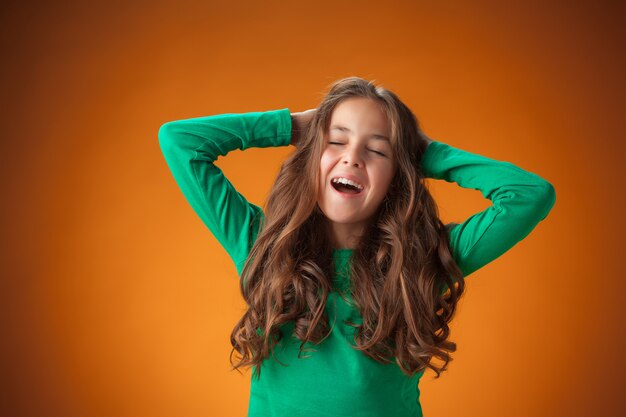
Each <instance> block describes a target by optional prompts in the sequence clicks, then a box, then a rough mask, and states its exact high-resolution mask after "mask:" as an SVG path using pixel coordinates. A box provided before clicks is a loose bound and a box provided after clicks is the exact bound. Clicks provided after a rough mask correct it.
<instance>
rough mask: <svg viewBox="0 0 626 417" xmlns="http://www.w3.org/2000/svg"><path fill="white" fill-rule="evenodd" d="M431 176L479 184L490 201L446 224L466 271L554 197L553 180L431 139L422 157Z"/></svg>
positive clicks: (510, 241)
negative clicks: (463, 218)
mask: <svg viewBox="0 0 626 417" xmlns="http://www.w3.org/2000/svg"><path fill="white" fill-rule="evenodd" d="M421 168H422V172H423V173H424V175H425V176H426V177H428V178H434V179H442V180H445V181H448V182H455V183H457V184H458V185H459V186H461V187H463V188H471V189H474V190H478V191H480V192H481V193H482V195H483V196H484V197H485V198H488V199H489V200H491V202H492V205H491V206H490V207H488V208H486V209H485V210H483V211H480V212H478V213H476V214H474V215H472V216H470V217H469V218H467V219H466V220H465V221H464V222H462V223H450V224H448V227H449V230H450V247H451V251H452V256H453V257H454V259H455V261H456V263H457V265H458V266H459V268H460V269H461V271H462V272H463V275H464V276H468V275H470V274H471V273H473V272H474V271H476V270H478V269H479V268H481V267H483V266H485V265H486V264H488V263H489V262H491V261H493V260H495V259H496V258H498V257H499V256H501V255H502V254H504V253H505V252H506V251H508V250H509V249H511V248H512V247H513V246H514V245H515V244H517V243H518V242H519V241H521V240H522V239H524V238H525V237H526V236H528V234H529V233H530V232H531V231H532V230H533V229H534V228H535V226H537V224H538V223H539V222H540V221H542V220H543V219H545V218H546V216H547V215H548V213H549V212H550V210H551V209H552V206H554V203H555V201H556V193H555V190H554V186H553V185H552V184H551V183H549V182H548V181H546V180H545V179H543V178H541V177H540V176H538V175H536V174H534V173H532V172H529V171H525V170H523V169H521V168H519V167H518V166H516V165H514V164H512V163H510V162H504V161H499V160H496V159H491V158H487V157H485V156H481V155H478V154H474V153H471V152H467V151H464V150H461V149H458V148H455V147H453V146H450V145H448V144H445V143H443V142H439V141H436V140H428V145H427V148H426V151H425V152H424V155H423V156H422V160H421Z"/></svg>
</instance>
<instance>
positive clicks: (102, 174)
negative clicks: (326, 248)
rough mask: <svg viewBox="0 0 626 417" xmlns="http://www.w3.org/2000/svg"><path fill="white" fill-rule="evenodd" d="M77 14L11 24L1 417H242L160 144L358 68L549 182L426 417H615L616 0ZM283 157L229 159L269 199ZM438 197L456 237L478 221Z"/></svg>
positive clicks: (307, 100) (252, 153)
mask: <svg viewBox="0 0 626 417" xmlns="http://www.w3.org/2000/svg"><path fill="white" fill-rule="evenodd" d="M65 3H66V4H64V5H55V2H43V1H42V2H39V3H36V2H20V3H18V2H15V1H12V2H3V3H2V6H1V7H0V17H1V25H0V27H1V28H2V36H0V43H1V44H2V51H3V53H2V66H1V68H0V71H1V72H2V77H1V79H2V96H3V100H2V104H1V106H2V112H1V117H2V130H3V137H2V140H1V141H0V143H1V146H2V153H1V155H2V164H1V167H0V169H1V170H2V176H1V178H2V186H3V204H2V242H3V245H2V249H3V250H2V257H3V262H2V264H3V274H2V275H3V276H2V280H1V283H2V288H1V297H2V299H1V300H0V301H1V302H2V311H3V314H2V320H1V324H2V339H1V345H0V346H1V347H2V361H1V362H0V364H1V366H2V368H1V369H0V371H1V374H0V375H1V377H0V378H1V381H2V389H1V393H0V407H1V409H0V415H2V416H90V417H91V416H93V417H101V416H102V417H105V416H106V417H109V416H110V417H114V416H115V417H120V416H128V417H136V416H151V417H161V416H163V417H165V416H172V417H173V416H176V417H181V416H182V417H187V416H189V417H196V416H198V417H199V416H245V413H246V410H247V405H248V400H249V391H248V390H249V378H250V372H249V371H248V372H247V373H245V374H244V375H243V376H242V375H240V374H239V373H237V372H235V371H230V370H229V368H230V363H229V354H230V351H231V346H230V341H229V337H230V332H231V330H232V327H233V326H234V324H235V323H236V321H237V319H238V318H239V317H240V316H241V314H243V311H244V307H245V305H244V302H243V299H242V297H241V295H240V294H239V291H238V283H237V275H236V270H235V267H234V265H233V264H232V263H231V261H230V258H228V256H227V254H226V252H225V251H224V250H223V249H222V248H221V246H220V245H219V243H218V242H217V241H216V240H215V238H214V237H213V236H212V235H211V234H210V232H209V231H208V229H206V228H205V227H204V225H203V224H202V222H201V221H200V219H199V218H198V217H197V216H196V215H195V213H194V212H193V211H192V209H191V206H189V204H188V203H187V202H186V200H185V199H184V197H183V195H182V193H181V192H180V190H179V189H178V188H177V185H176V183H175V182H174V179H173V177H172V175H171V173H170V172H169V170H168V168H167V165H166V163H165V160H164V158H163V156H162V154H161V151H160V148H159V145H158V140H157V132H158V129H159V127H160V125H161V124H163V123H165V122H167V121H170V120H175V119H183V118H190V117H196V116H203V115H210V114H217V113H231V112H247V111H262V110H271V109H280V108H284V107H288V108H289V109H291V110H292V111H302V110H305V109H308V108H312V107H315V106H316V105H317V104H318V103H319V100H320V99H321V97H322V94H323V92H324V90H325V89H326V87H327V86H328V85H329V84H330V83H331V82H332V81H334V80H336V79H338V78H342V77H345V76H349V75H358V76H361V77H364V78H368V79H374V80H376V81H377V82H378V83H379V84H381V85H382V86H384V87H387V88H390V89H392V90H393V91H395V92H396V93H397V94H398V95H399V96H400V98H401V99H402V100H404V101H405V102H406V103H407V104H408V105H409V107H411V109H413V111H414V112H415V114H416V115H417V116H418V118H419V119H420V121H421V123H422V126H423V128H424V131H425V132H426V133H427V134H428V135H429V136H431V137H433V138H435V139H436V140H439V141H442V142H446V143H449V144H451V145H453V146H455V147H459V148H461V149H465V150H468V151H470V152H475V153H479V154H482V155H485V156H489V157H492V158H495V159H499V160H504V161H510V162H512V163H514V164H516V165H518V166H520V167H522V168H524V169H526V170H529V171H531V172H534V173H537V174H538V175H540V176H542V177H543V178H545V179H547V180H548V181H550V182H551V183H552V184H553V185H554V186H555V188H556V195H557V199H556V204H555V206H554V208H553V209H552V211H551V213H550V214H549V215H548V217H547V218H546V220H544V221H543V222H541V223H540V224H539V225H538V226H537V228H536V229H535V230H534V231H533V232H532V233H531V234H530V235H529V236H528V237H527V238H526V239H524V240H523V241H522V242H520V243H519V244H518V245H516V246H515V247H514V248H513V249H511V250H510V251H509V252H507V253H506V254H504V255H503V256H502V257H500V258H499V259H497V260H495V261H494V262H492V263H490V264H489V265H487V266H485V267H484V268H482V269H481V270H479V271H477V272H476V273H474V274H473V275H472V276H470V277H468V280H467V284H468V290H467V293H466V295H465V298H464V299H463V300H462V302H461V304H460V306H459V307H460V308H459V310H458V313H457V316H456V318H455V320H454V321H453V325H452V340H453V341H455V342H457V344H458V351H457V352H456V353H454V354H453V355H454V361H453V362H451V364H450V368H449V371H447V372H445V373H444V374H443V375H442V377H441V378H440V379H438V380H434V378H433V377H434V373H433V372H431V371H429V372H427V373H426V374H425V375H424V377H423V378H422V381H421V383H420V388H421V390H422V397H421V398H422V405H423V409H424V414H425V416H427V417H431V416H520V417H521V416H525V417H526V416H569V417H574V416H590V415H598V416H618V415H626V406H625V404H624V400H623V394H620V392H622V391H623V389H624V386H625V385H624V383H625V382H626V381H625V380H624V376H623V375H624V372H625V366H624V362H625V360H624V359H623V356H622V354H623V352H624V348H625V346H624V341H623V335H624V330H625V329H624V324H623V323H624V319H623V318H622V317H623V314H622V310H621V308H622V307H623V306H624V301H625V300H624V293H625V292H624V290H625V284H624V280H625V278H624V274H623V272H622V270H623V260H624V251H623V248H622V245H621V243H620V241H619V240H618V237H619V235H620V234H621V233H622V232H623V231H624V216H623V209H624V194H623V192H624V191H623V183H624V179H625V178H624V170H623V169H624V153H623V151H624V146H623V142H624V140H625V137H624V131H623V117H624V116H623V114H624V110H625V108H624V107H625V106H624V100H623V99H624V96H625V89H624V81H623V74H624V73H625V68H624V67H625V66H624V40H625V36H624V35H625V32H624V29H623V22H624V19H625V18H626V14H625V13H624V6H623V5H621V4H620V3H619V2H617V1H614V2H613V1H604V2H602V1H600V2H598V1H583V2H565V1H556V2H555V1H546V2H539V1H531V2H529V1H524V2H508V1H505V2H501V1H477V2H470V1H467V2H461V1H445V2H443V1H387V2H384V3H380V4H379V3H372V4H370V5H366V4H364V3H362V2H357V1H351V2H330V1H315V2H303V3H295V2H286V1H285V2H275V1H269V2H268V1H264V2H259V1H245V2H242V1H238V2H226V1H219V2H218V1H176V2H173V1H172V2H169V3H168V2H162V1H157V2H155V1H150V2H148V1H142V2H139V1H136V2H131V3H132V4H128V3H127V2H122V1H107V2H78V1H70V2H65ZM574 3H576V4H574ZM292 149H293V148H292V147H282V148H274V149H250V150H248V151H245V152H241V151H235V152H232V153H231V154H229V155H228V156H227V157H224V158H220V159H219V160H218V163H217V164H218V166H220V167H221V168H222V169H223V171H224V172H225V174H226V175H227V177H228V178H229V179H230V180H231V181H232V182H233V184H235V186H236V187H237V188H238V189H239V191H240V192H242V193H243V194H244V195H245V196H246V197H247V198H248V199H249V200H250V201H251V202H253V203H255V204H258V205H263V204H264V200H265V197H266V196H267V192H268V190H269V188H270V186H271V184H272V181H273V179H274V178H275V175H276V173H277V172H278V169H279V166H280V163H281V161H283V160H284V159H285V157H286V156H287V155H288V154H289V153H290V152H291V151H292ZM430 184H431V190H432V192H433V194H434V195H435V198H436V200H437V202H438V203H439V206H440V210H441V215H442V218H443V220H444V221H446V222H447V221H461V220H464V219H465V218H466V217H468V216H470V215H471V214H473V213H475V212H477V211H479V210H482V209H484V208H486V207H487V206H488V204H489V201H488V200H485V199H484V198H483V197H482V195H481V194H480V193H479V192H477V191H474V190H464V189H461V188H459V187H458V186H456V185H454V184H448V183H445V182H442V181H432V180H431V183H430Z"/></svg>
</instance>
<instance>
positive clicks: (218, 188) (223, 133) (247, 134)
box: [158, 108, 292, 276]
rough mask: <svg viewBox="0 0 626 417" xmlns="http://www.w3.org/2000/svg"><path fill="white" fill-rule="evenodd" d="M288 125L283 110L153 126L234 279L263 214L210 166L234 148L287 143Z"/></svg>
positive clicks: (241, 266)
mask: <svg viewBox="0 0 626 417" xmlns="http://www.w3.org/2000/svg"><path fill="white" fill-rule="evenodd" d="M291 121H292V119H291V113H290V111H289V109H287V108H284V109H280V110H270V111H265V112H249V113H225V114H218V115H213V116H204V117H195V118H191V119H184V120H175V121H171V122H167V123H165V124H163V125H162V126H161V127H160V128H159V133H158V138H159V145H160V147H161V151H162V152H163V156H164V157H165V160H166V162H167V165H168V166H169V168H170V170H171V172H172V175H173V176H174V179H175V180H176V183H177V184H178V186H179V187H180V190H181V191H182V193H183V195H184V196H185V198H186V199H187V201H188V202H189V204H190V205H191V207H192V208H193V210H194V211H195V212H196V214H197V215H198V216H199V217H200V219H201V220H202V222H203V223H204V224H205V225H206V226H207V227H208V229H209V230H210V231H211V233H212V234H213V235H214V236H215V238H216V239H217V240H218V241H219V243H220V244H221V245H222V246H223V247H224V249H225V250H226V252H227V253H228V255H229V256H230V257H231V259H232V260H233V262H234V263H235V267H236V268H237V273H238V274H239V275H240V276H241V272H242V271H243V266H244V263H245V261H246V259H247V257H248V254H249V253H250V249H251V248H252V245H253V244H254V241H255V239H256V236H257V233H258V229H259V225H260V219H261V217H263V216H264V214H263V210H262V209H261V207H259V206H257V205H255V204H252V203H250V202H249V201H248V200H246V198H245V197H244V196H243V195H241V194H240V193H239V192H238V191H237V190H236V189H235V188H234V187H233V185H232V184H231V182H230V181H229V180H228V179H227V178H226V176H225V175H224V173H223V172H222V170H221V169H220V168H218V167H217V166H216V165H215V164H214V162H215V160H217V158H218V156H220V155H222V156H225V155H226V154H227V153H228V152H230V151H232V150H235V149H240V150H245V149H248V148H252V147H257V148H267V147H273V146H287V145H289V144H290V141H291V137H292V125H291Z"/></svg>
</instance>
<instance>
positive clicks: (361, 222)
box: [159, 77, 555, 417]
mask: <svg viewBox="0 0 626 417" xmlns="http://www.w3.org/2000/svg"><path fill="white" fill-rule="evenodd" d="M159 143H160V146H161V149H162V151H163V154H164V156H165V159H166V161H167V164H168V166H169V168H170V169H171V171H172V174H173V175H174V178H175V180H176V182H177V183H178V185H179V186H180V189H181V190H182V192H183V194H184V195H185V197H186V198H187V200H188V201H189V203H190V204H191V206H192V207H193V209H194V210H195V212H196V213H197V214H198V215H199V216H200V218H201V219H202V221H203V222H204V223H205V224H206V226H207V227H208V228H209V230H210V231H211V232H212V233H213V235H214V236H215V238H216V239H217V240H218V241H219V242H220V244H221V245H222V246H223V247H224V249H225V250H226V251H227V252H228V254H229V255H230V257H231V258H232V260H233V262H234V263H235V266H236V268H237V272H238V274H239V276H240V278H241V279H240V281H239V282H240V290H241V293H242V295H243V297H244V299H245V300H246V303H247V305H248V309H247V311H246V313H245V314H244V315H243V317H242V318H241V319H240V320H239V322H238V323H237V325H236V326H235V328H234V330H233V332H232V334H231V343H232V345H233V351H234V350H235V349H236V350H237V352H239V354H240V355H241V358H240V360H239V362H238V363H237V364H236V365H235V366H234V368H233V369H237V368H239V367H241V366H252V368H253V371H254V373H253V374H252V378H251V391H250V402H249V406H248V416H249V417H252V416H281V417H282V416H285V417H287V416H289V417H294V416H306V417H315V416H325V417H327V416H362V417H365V416H372V417H373V416H376V417H393V416H403V417H406V416H421V415H422V410H421V406H420V401H419V397H420V391H419V387H418V384H419V380H420V378H421V376H422V375H423V374H424V371H425V369H426V368H427V367H428V368H431V369H433V371H434V372H436V374H437V377H439V374H440V372H442V371H444V370H446V368H447V365H448V362H449V361H450V360H451V359H452V358H451V356H450V354H449V352H454V351H455V350H456V344H455V343H454V342H451V341H450V340H448V336H449V327H448V324H449V322H450V321H451V319H452V318H453V315H454V312H455V308H456V305H457V303H458V301H459V298H460V297H461V296H462V295H463V291H464V288H465V283H464V278H466V277H467V276H468V275H470V274H471V273H473V272H474V271H476V270H477V269H479V268H481V267H482V266H484V265H486V264H487V263H489V262H491V261H493V260H494V259H496V258H498V257H499V256H500V255H502V254H503V253H504V252H506V251H507V250H509V249H510V248H512V247H513V246H514V245H515V244H516V243H517V242H519V241H520V240H522V239H523V238H524V237H526V236H527V235H528V234H529V233H530V232H531V231H532V230H533V229H534V228H535V226H536V225H537V224H538V223H539V222H540V221H541V220H543V219H544V218H545V217H546V216H547V215H548V212H549V211H550V210H551V208H552V206H553V205H554V202H555V191H554V188H553V186H552V185H551V184H550V183H549V182H547V181H546V180H544V179H542V178H541V177H539V176H537V175H535V174H533V173H531V172H528V171H525V170H523V169H521V168H519V167H517V166H515V165H513V164H512V163H509V162H503V161H498V160H494V159H489V158H487V157H484V156H480V155H477V154H473V153H470V152H466V151H463V150H460V149H457V148H454V147H452V146H450V145H447V144H445V143H443V142H440V141H434V140H432V139H430V138H428V137H427V136H426V135H425V134H424V133H423V132H422V131H421V130H420V127H419V123H418V121H417V119H416V118H415V116H414V115H413V113H412V112H411V111H410V110H409V108H408V107H407V106H406V105H405V104H404V103H403V102H402V101H400V99H399V98H398V97H397V96H396V95H395V94H394V93H393V92H391V91H389V90H386V89H384V88H382V87H377V86H375V85H374V84H373V83H372V82H371V81H367V80H364V79H361V78H358V77H349V78H345V79H342V80H339V81H336V82H335V83H333V84H332V85H331V87H330V90H329V92H328V93H327V95H326V97H325V98H324V99H323V100H322V102H321V103H320V105H319V106H318V107H317V108H316V109H312V110H308V111H306V112H295V113H291V112H290V111H289V109H287V108H284V109H281V110H271V111H265V112H250V113H241V114H233V113H229V114H219V115H213V116H206V117H196V118H192V119H186V120H177V121H172V122H168V123H165V124H164V125H162V126H161V128H160V130H159ZM289 144H292V145H295V147H296V148H295V151H294V152H293V153H292V154H291V155H290V157H289V158H288V159H287V160H286V161H285V162H284V163H283V165H282V166H281V169H280V172H279V174H278V177H277V179H276V182H275V183H274V186H273V187H272V189H271V191H270V194H269V197H268V200H267V204H266V209H265V212H264V211H263V210H262V209H261V208H260V207H258V206H256V205H254V204H252V203H250V202H248V201H247V200H246V198H245V197H244V196H242V195H241V194H240V193H239V192H237V190H236V189H235V188H234V187H233V185H232V184H231V183H230V182H229V181H228V179H227V178H226V177H225V176H224V174H223V173H222V171H221V170H220V169H219V168H218V167H217V166H215V165H214V162H215V160H216V159H217V158H218V156H219V155H222V156H225V155H226V154H227V153H228V152H230V151H232V150H234V149H241V150H245V149H248V148H251V147H259V148H265V147H270V146H287V145H289ZM425 178H434V179H442V180H445V181H448V182H455V183H456V184H458V185H459V186H461V187H464V188H471V189H475V190H479V191H480V192H481V193H482V194H483V196H484V197H485V198H488V199H490V200H491V202H492V205H491V206H490V207H488V208H487V209H485V210H483V211H481V212H478V213H476V214H474V215H473V216H470V217H469V218H468V219H466V220H465V221H464V222H462V223H449V224H443V223H442V222H441V220H440V219H439V214H438V209H437V205H436V203H435V201H434V200H433V198H432V196H431V194H430V193H429V191H428V189H427V187H426V182H425ZM433 357H436V358H438V359H439V360H441V361H443V365H442V366H437V365H436V364H433V361H432V359H433ZM231 363H232V351H231ZM261 371H262V372H261Z"/></svg>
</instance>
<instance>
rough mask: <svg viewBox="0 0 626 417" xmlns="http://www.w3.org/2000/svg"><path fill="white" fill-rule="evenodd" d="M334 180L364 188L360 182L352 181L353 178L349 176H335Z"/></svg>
mask: <svg viewBox="0 0 626 417" xmlns="http://www.w3.org/2000/svg"><path fill="white" fill-rule="evenodd" d="M332 182H340V183H343V184H350V185H352V186H353V187H356V188H358V189H359V191H361V190H363V186H362V185H361V184H359V183H358V182H354V181H351V180H349V179H347V178H343V177H339V178H333V179H332Z"/></svg>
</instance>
